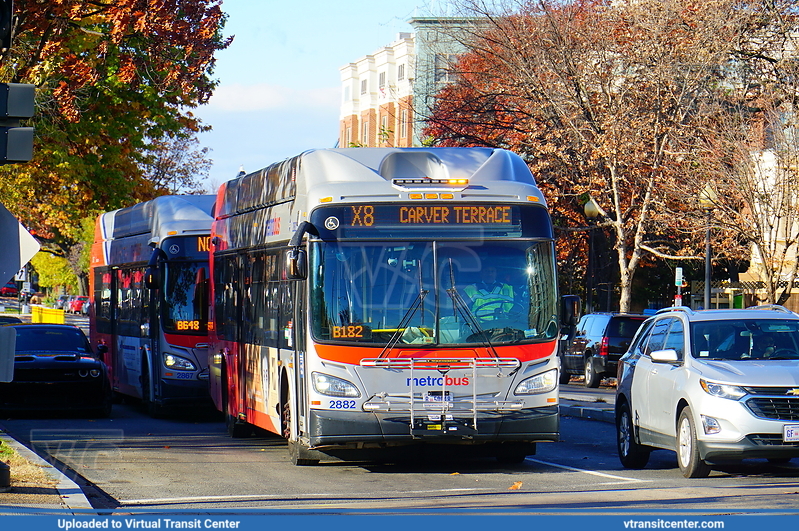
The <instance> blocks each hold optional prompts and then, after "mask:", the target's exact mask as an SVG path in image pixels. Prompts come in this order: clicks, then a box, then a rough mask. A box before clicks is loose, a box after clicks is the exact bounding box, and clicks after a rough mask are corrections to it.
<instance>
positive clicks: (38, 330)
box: [0, 324, 112, 417]
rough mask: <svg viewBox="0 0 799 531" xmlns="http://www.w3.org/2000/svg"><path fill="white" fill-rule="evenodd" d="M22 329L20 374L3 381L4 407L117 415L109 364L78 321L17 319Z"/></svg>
mask: <svg viewBox="0 0 799 531" xmlns="http://www.w3.org/2000/svg"><path fill="white" fill-rule="evenodd" d="M6 327H8V328H14V329H15V331H16V335H17V338H16V350H15V356H14V379H13V381H11V382H9V383H0V411H3V412H9V411H20V410H25V411H30V410H37V411H47V412H49V411H82V412H87V413H89V414H91V415H92V416H96V417H107V416H109V415H110V414H111V404H112V393H111V384H110V381H109V378H108V370H107V368H106V366H105V364H104V363H103V362H102V361H101V360H100V359H98V358H97V356H95V355H94V354H93V352H92V349H91V345H90V344H89V340H88V339H86V335H85V334H84V333H83V331H82V330H81V329H80V328H78V327H77V326H72V325H63V324H17V325H14V324H11V325H6Z"/></svg>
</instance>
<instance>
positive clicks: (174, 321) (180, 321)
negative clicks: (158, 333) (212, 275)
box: [162, 262, 208, 334]
mask: <svg viewBox="0 0 799 531" xmlns="http://www.w3.org/2000/svg"><path fill="white" fill-rule="evenodd" d="M164 269H165V272H166V275H165V279H164V283H165V284H164V289H163V290H162V292H163V293H164V304H165V311H164V319H163V326H164V331H165V332H167V333H185V334H205V333H207V332H208V299H207V295H206V290H207V278H208V269H207V263H201V262H168V263H166V264H165V265H164Z"/></svg>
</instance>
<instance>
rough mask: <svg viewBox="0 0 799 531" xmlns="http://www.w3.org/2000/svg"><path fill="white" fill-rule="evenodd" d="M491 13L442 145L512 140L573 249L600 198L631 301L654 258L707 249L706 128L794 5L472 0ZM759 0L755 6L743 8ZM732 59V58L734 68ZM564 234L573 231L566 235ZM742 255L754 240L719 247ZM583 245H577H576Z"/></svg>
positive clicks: (466, 2)
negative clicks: (760, 38)
mask: <svg viewBox="0 0 799 531" xmlns="http://www.w3.org/2000/svg"><path fill="white" fill-rule="evenodd" d="M459 5H460V6H461V7H462V8H463V9H465V11H464V13H462V14H463V15H464V16H466V15H468V16H472V17H474V18H475V19H476V20H479V21H480V22H479V24H478V25H477V26H475V30H474V32H473V34H472V36H471V37H472V38H471V40H470V42H469V43H468V45H469V49H470V51H469V53H467V54H466V55H464V56H463V57H462V58H461V60H460V62H459V63H458V65H457V66H456V67H455V70H456V71H457V74H458V76H459V78H458V81H457V82H455V83H453V84H452V85H450V86H448V87H447V88H445V89H444V90H443V91H442V92H441V93H440V94H439V95H438V98H437V103H436V106H435V107H434V108H433V109H432V114H431V116H430V117H429V121H428V124H429V127H428V128H427V130H426V133H427V134H429V135H430V136H432V137H433V138H434V139H435V143H436V144H438V145H487V146H496V147H503V148H508V149H512V150H513V151H516V152H518V153H520V154H521V155H522V156H523V157H524V158H525V159H526V160H527V162H528V164H529V165H530V167H531V169H532V170H533V172H534V174H535V175H536V176H537V178H538V180H539V182H540V184H541V186H542V188H543V189H544V191H545V193H546V195H547V198H548V201H549V204H550V207H551V208H552V211H553V214H554V220H555V223H556V228H560V229H561V231H560V235H561V238H560V240H561V241H560V245H559V249H560V251H561V258H564V256H566V254H567V253H569V252H570V247H571V248H572V249H573V247H574V240H575V238H574V237H573V236H574V234H575V232H573V231H574V230H575V229H578V230H581V229H585V228H586V222H585V217H584V214H583V213H582V206H583V204H584V203H585V202H586V201H587V200H588V198H589V197H592V198H593V199H594V200H595V201H596V202H597V203H598V204H599V207H600V211H601V217H600V219H599V225H600V226H601V227H603V228H604V229H605V230H607V231H608V233H609V234H610V235H611V237H612V240H613V246H614V248H615V251H616V256H617V266H618V279H619V286H620V302H619V308H620V310H621V311H629V310H630V309H631V308H630V304H631V290H632V286H633V279H634V275H635V273H636V271H637V270H638V268H639V267H640V266H641V265H642V263H643V261H645V260H647V259H650V260H651V259H689V258H693V259H695V260H697V259H699V258H701V255H700V253H697V252H696V250H697V247H698V244H699V243H700V242H701V235H702V234H703V233H704V229H703V228H704V222H703V219H704V218H702V214H701V210H700V209H699V206H698V203H697V201H696V197H697V195H698V192H699V190H701V189H702V188H703V187H704V186H705V185H706V184H707V182H708V176H707V175H705V174H702V173H699V172H698V171H697V168H698V166H697V164H696V162H697V160H698V159H699V158H700V157H706V155H707V154H706V153H704V152H702V150H703V144H702V143H701V142H698V141H697V139H701V138H702V137H703V136H707V135H712V134H714V133H713V132H715V131H717V130H718V126H719V124H720V123H721V120H720V116H722V115H723V114H724V113H725V106H726V105H727V102H728V96H729V92H730V90H729V89H730V86H731V85H732V84H733V83H734V81H733V80H731V79H730V77H731V76H730V71H734V70H735V69H736V68H738V67H740V65H742V64H745V63H746V62H747V61H756V60H757V58H756V57H754V56H746V55H744V54H742V53H741V51H742V43H743V42H746V40H747V38H749V37H751V36H752V35H753V33H752V31H753V29H754V28H755V27H760V28H762V27H763V25H768V24H770V23H772V22H774V21H776V20H778V19H779V17H781V16H782V17H784V16H785V15H786V14H787V10H788V9H789V6H788V5H787V3H780V2H774V3H769V4H768V5H765V4H760V3H758V2H746V1H745V2H743V3H742V2H740V1H728V0H703V1H701V2H699V1H692V0H666V1H648V0H636V1H628V2H623V1H614V2H612V3H611V2H605V1H600V0H576V1H572V2H561V1H552V0H535V1H530V0H518V1H513V0H507V1H502V0H499V1H496V2H484V1H481V0H463V1H461V2H459ZM743 5H746V7H748V8H749V9H742V6H743ZM731 65H733V66H732V68H731ZM564 242H566V243H565V244H564ZM719 247H720V248H721V249H723V250H724V252H726V253H727V254H728V256H730V257H733V258H738V257H741V256H743V254H744V253H745V252H746V248H745V246H743V245H741V242H740V241H739V240H736V239H734V238H730V239H728V240H727V241H726V243H725V244H724V245H722V246H719ZM573 254H574V253H573V251H572V256H573Z"/></svg>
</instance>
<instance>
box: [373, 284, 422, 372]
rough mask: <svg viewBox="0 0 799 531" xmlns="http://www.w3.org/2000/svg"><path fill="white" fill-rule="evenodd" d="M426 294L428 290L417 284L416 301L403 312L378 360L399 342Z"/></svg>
mask: <svg viewBox="0 0 799 531" xmlns="http://www.w3.org/2000/svg"><path fill="white" fill-rule="evenodd" d="M428 293H430V290H427V289H424V288H422V287H421V284H419V294H418V295H417V296H416V299H414V301H413V303H412V304H411V307H410V308H408V311H406V312H405V315H403V316H402V319H401V320H400V322H399V325H397V329H396V330H395V331H394V334H393V335H392V336H391V339H389V340H388V343H386V346H385V347H383V350H382V351H381V352H380V355H379V356H378V358H382V357H383V355H384V354H385V353H386V352H388V351H390V350H391V349H393V348H394V345H396V344H397V343H398V342H399V340H400V337H401V336H402V333H403V332H405V327H406V326H408V323H409V322H411V319H412V318H413V316H414V314H416V312H417V311H418V310H419V308H421V307H422V305H423V304H424V298H425V297H427V294H428Z"/></svg>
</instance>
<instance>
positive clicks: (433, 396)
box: [424, 391, 452, 402]
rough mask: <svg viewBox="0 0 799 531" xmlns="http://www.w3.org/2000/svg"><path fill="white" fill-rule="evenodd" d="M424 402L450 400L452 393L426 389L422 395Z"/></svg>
mask: <svg viewBox="0 0 799 531" xmlns="http://www.w3.org/2000/svg"><path fill="white" fill-rule="evenodd" d="M424 401H425V402H452V395H450V394H449V391H444V393H443V394H442V392H441V391H428V392H427V394H426V395H425V397H424Z"/></svg>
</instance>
